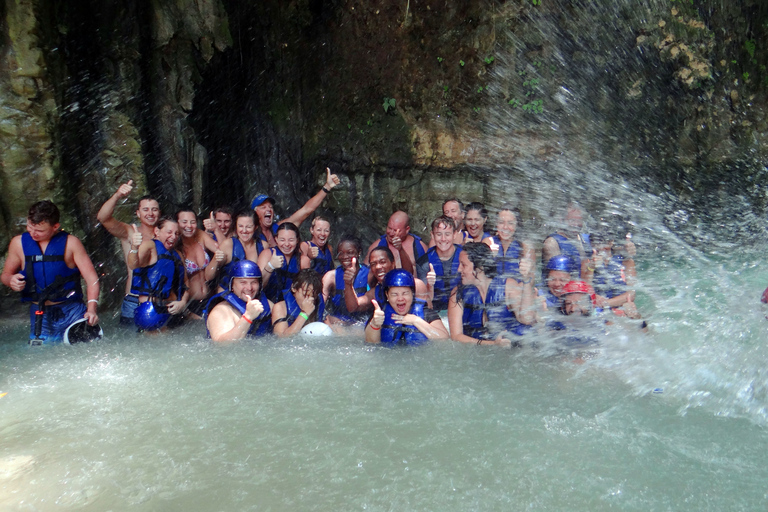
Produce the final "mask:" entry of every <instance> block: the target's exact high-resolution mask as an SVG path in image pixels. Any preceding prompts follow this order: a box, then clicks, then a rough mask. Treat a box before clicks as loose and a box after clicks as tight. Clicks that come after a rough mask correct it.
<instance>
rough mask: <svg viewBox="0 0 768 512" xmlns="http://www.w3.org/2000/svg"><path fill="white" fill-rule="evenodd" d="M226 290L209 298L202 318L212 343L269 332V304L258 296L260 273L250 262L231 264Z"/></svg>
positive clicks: (270, 314)
mask: <svg viewBox="0 0 768 512" xmlns="http://www.w3.org/2000/svg"><path fill="white" fill-rule="evenodd" d="M226 286H227V291H225V292H222V293H219V294H217V295H214V296H213V297H211V300H209V301H208V305H207V306H206V308H205V313H204V315H203V317H204V319H205V325H206V327H207V329H208V335H209V336H210V338H211V339H212V340H213V341H215V342H231V341H236V340H241V339H243V338H246V337H255V336H263V335H265V334H269V333H271V332H272V307H273V304H272V303H271V302H269V300H267V298H266V297H265V296H264V295H263V294H261V270H259V266H258V265H257V264H256V263H254V262H252V261H250V260H247V259H246V260H240V261H237V262H235V263H234V264H233V265H232V268H231V269H230V272H229V274H228V277H227V282H226Z"/></svg>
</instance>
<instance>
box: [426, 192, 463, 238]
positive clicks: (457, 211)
mask: <svg viewBox="0 0 768 512" xmlns="http://www.w3.org/2000/svg"><path fill="white" fill-rule="evenodd" d="M443 215H445V216H446V217H450V218H452V219H453V223H454V224H455V225H456V230H455V231H454V233H453V243H455V244H457V245H464V242H466V241H467V238H469V234H468V233H467V232H466V230H465V229H464V228H465V226H464V218H465V217H466V215H467V212H466V210H464V203H462V202H461V201H459V200H458V199H456V198H453V199H448V200H446V201H445V202H444V203H443ZM434 246H435V239H434V237H433V238H431V239H430V240H429V247H430V248H432V247H434Z"/></svg>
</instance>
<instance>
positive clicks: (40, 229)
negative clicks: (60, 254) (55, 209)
mask: <svg viewBox="0 0 768 512" xmlns="http://www.w3.org/2000/svg"><path fill="white" fill-rule="evenodd" d="M60 225H61V224H59V223H56V224H54V225H51V223H50V222H48V221H47V220H44V221H43V222H41V223H39V224H32V222H31V221H30V220H27V233H29V236H31V237H32V240H34V241H35V242H38V243H40V242H45V241H47V240H50V239H51V238H52V237H53V235H55V234H56V231H58V229H59V226H60Z"/></svg>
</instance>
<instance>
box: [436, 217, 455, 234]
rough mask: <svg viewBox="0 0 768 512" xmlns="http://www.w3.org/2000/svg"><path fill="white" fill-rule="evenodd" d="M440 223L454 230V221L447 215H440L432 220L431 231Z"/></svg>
mask: <svg viewBox="0 0 768 512" xmlns="http://www.w3.org/2000/svg"><path fill="white" fill-rule="evenodd" d="M441 225H445V226H446V227H449V228H451V229H452V230H453V231H456V222H455V221H454V220H453V219H452V218H450V217H449V216H447V215H441V216H439V217H438V218H436V219H435V220H433V221H432V231H434V230H436V229H437V228H439V227H440V226H441Z"/></svg>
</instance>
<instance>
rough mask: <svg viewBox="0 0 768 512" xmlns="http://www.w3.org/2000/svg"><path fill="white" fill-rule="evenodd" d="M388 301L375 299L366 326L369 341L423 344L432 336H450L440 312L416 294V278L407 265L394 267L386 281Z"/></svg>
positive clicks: (438, 337)
mask: <svg viewBox="0 0 768 512" xmlns="http://www.w3.org/2000/svg"><path fill="white" fill-rule="evenodd" d="M383 289H384V296H385V298H386V300H387V302H386V303H385V304H384V309H382V308H381V307H380V305H379V303H378V302H377V301H376V300H373V301H372V303H373V307H374V311H373V316H372V317H371V320H370V321H369V322H368V325H367V326H366V327H365V341H367V342H368V343H381V344H384V345H420V344H422V343H424V342H426V341H427V340H428V339H447V338H448V331H447V330H446V329H445V325H443V321H442V320H440V316H439V315H438V314H437V313H436V312H435V311H433V310H431V309H429V308H427V307H426V302H424V301H423V300H420V299H417V298H416V280H415V278H414V277H413V275H412V274H411V273H410V272H408V271H407V270H404V269H394V270H390V271H389V272H388V273H387V275H386V276H384V281H383Z"/></svg>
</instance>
